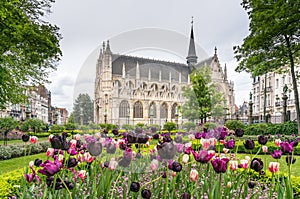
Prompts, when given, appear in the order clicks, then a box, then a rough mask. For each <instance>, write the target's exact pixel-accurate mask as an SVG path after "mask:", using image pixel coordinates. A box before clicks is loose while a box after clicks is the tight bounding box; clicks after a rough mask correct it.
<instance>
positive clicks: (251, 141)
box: [244, 139, 255, 150]
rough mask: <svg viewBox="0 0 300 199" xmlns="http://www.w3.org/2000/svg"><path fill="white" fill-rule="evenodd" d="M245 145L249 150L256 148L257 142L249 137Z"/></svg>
mask: <svg viewBox="0 0 300 199" xmlns="http://www.w3.org/2000/svg"><path fill="white" fill-rule="evenodd" d="M244 146H245V148H246V149H247V150H252V149H254V146H255V144H254V141H253V140H251V139H247V140H246V142H245V143H244Z"/></svg>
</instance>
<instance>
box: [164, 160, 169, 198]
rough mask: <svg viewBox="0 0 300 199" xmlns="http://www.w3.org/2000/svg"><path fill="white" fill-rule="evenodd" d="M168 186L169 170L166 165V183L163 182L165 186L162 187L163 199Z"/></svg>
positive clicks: (165, 196)
mask: <svg viewBox="0 0 300 199" xmlns="http://www.w3.org/2000/svg"><path fill="white" fill-rule="evenodd" d="M168 184H169V168H168V165H167V169H166V182H165V186H164V197H163V198H164V199H167V189H168V186H169V185H168Z"/></svg>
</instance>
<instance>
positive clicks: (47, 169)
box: [38, 160, 61, 176]
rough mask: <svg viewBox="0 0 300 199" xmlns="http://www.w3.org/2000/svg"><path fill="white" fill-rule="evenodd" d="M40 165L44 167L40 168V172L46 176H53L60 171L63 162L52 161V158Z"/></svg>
mask: <svg viewBox="0 0 300 199" xmlns="http://www.w3.org/2000/svg"><path fill="white" fill-rule="evenodd" d="M40 166H41V167H43V168H42V169H40V170H38V172H39V173H41V174H43V175H46V176H53V175H54V174H56V173H57V172H59V171H60V167H61V164H60V163H59V162H52V161H50V160H46V161H45V162H44V163H42V164H41V165H40Z"/></svg>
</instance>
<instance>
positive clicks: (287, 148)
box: [280, 142, 294, 153]
mask: <svg viewBox="0 0 300 199" xmlns="http://www.w3.org/2000/svg"><path fill="white" fill-rule="evenodd" d="M293 145H294V142H291V143H288V142H281V143H280V149H281V151H282V152H283V153H292V152H293V150H294V147H293Z"/></svg>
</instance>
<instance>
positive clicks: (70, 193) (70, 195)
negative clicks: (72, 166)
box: [57, 175, 72, 199]
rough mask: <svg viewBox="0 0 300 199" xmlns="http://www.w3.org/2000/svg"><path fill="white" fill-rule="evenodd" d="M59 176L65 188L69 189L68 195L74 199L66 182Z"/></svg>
mask: <svg viewBox="0 0 300 199" xmlns="http://www.w3.org/2000/svg"><path fill="white" fill-rule="evenodd" d="M57 176H58V178H59V179H60V181H61V182H62V183H63V185H64V186H65V188H66V189H67V191H68V194H69V196H70V199H72V194H71V192H70V190H69V188H68V187H67V185H66V183H65V181H63V179H62V178H61V177H60V175H57Z"/></svg>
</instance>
